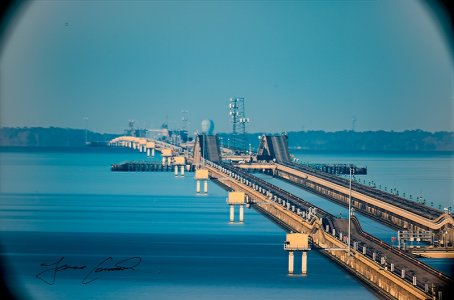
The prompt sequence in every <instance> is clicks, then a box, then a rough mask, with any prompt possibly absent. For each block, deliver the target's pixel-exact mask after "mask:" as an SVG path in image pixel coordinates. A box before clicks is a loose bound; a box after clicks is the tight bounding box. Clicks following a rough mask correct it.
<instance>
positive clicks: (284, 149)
mask: <svg viewBox="0 0 454 300" xmlns="http://www.w3.org/2000/svg"><path fill="white" fill-rule="evenodd" d="M287 139H288V138H287V136H286V135H263V136H262V138H261V140H260V146H259V149H258V150H257V160H259V161H260V160H265V161H275V162H280V163H287V162H290V161H291V159H290V153H289V152H288V142H287Z"/></svg>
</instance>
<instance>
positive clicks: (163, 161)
mask: <svg viewBox="0 0 454 300" xmlns="http://www.w3.org/2000/svg"><path fill="white" fill-rule="evenodd" d="M166 161H167V160H166V158H165V157H163V158H162V165H163V166H165V165H166Z"/></svg>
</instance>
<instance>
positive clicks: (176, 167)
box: [175, 166, 178, 176]
mask: <svg viewBox="0 0 454 300" xmlns="http://www.w3.org/2000/svg"><path fill="white" fill-rule="evenodd" d="M175 176H178V166H175Z"/></svg>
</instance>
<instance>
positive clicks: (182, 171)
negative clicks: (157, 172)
mask: <svg viewBox="0 0 454 300" xmlns="http://www.w3.org/2000/svg"><path fill="white" fill-rule="evenodd" d="M181 176H184V166H181Z"/></svg>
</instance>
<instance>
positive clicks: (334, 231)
mask: <svg viewBox="0 0 454 300" xmlns="http://www.w3.org/2000/svg"><path fill="white" fill-rule="evenodd" d="M333 235H334V236H336V229H334V228H333Z"/></svg>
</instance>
